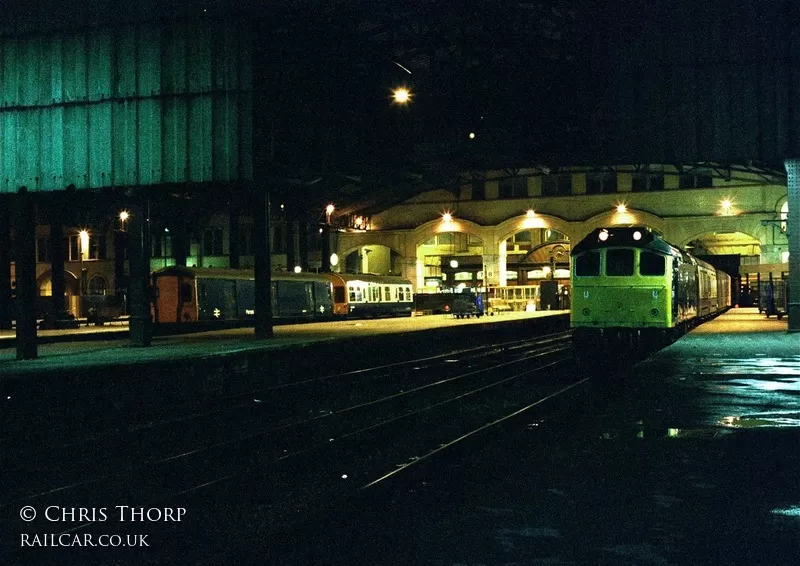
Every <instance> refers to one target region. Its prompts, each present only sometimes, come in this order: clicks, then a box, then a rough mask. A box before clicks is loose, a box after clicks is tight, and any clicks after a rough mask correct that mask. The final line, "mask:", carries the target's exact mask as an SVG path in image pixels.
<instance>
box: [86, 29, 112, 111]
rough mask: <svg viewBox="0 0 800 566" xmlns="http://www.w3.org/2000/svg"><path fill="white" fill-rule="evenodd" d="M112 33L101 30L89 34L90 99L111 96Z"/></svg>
mask: <svg viewBox="0 0 800 566" xmlns="http://www.w3.org/2000/svg"><path fill="white" fill-rule="evenodd" d="M112 53H113V51H112V49H111V34H110V33H109V32H107V31H99V32H95V33H92V34H90V35H89V66H88V77H87V80H88V82H89V100H108V99H109V98H111V94H112V92H113V91H112V89H111V64H112V62H111V57H112Z"/></svg>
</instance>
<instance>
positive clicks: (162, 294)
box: [153, 275, 181, 323]
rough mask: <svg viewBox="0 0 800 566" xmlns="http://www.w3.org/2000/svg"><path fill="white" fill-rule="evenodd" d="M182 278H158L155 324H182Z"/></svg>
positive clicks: (167, 276)
mask: <svg viewBox="0 0 800 566" xmlns="http://www.w3.org/2000/svg"><path fill="white" fill-rule="evenodd" d="M179 282H180V278H179V277H177V276H174V275H165V276H161V277H156V280H155V290H154V291H155V300H154V301H153V308H154V313H153V318H154V320H155V322H161V323H167V322H180V320H181V319H180V315H179V313H180V306H181V303H180V292H179Z"/></svg>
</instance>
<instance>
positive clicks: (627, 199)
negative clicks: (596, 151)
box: [335, 163, 788, 296]
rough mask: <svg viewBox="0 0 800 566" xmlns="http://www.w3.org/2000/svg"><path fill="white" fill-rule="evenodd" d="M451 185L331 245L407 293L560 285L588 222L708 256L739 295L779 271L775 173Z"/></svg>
mask: <svg viewBox="0 0 800 566" xmlns="http://www.w3.org/2000/svg"><path fill="white" fill-rule="evenodd" d="M462 181H463V182H462V183H461V184H460V185H459V186H458V187H457V188H456V189H455V190H444V189H442V190H433V191H428V192H425V193H423V194H420V195H418V196H416V197H414V198H412V199H409V200H407V201H405V202H403V203H400V204H398V205H396V206H393V207H391V208H389V209H387V210H385V211H382V212H380V213H379V214H376V215H374V216H372V217H371V218H369V220H368V222H366V221H362V224H365V225H366V226H367V227H368V229H361V230H354V229H349V230H345V231H340V232H338V233H337V234H336V238H337V240H336V242H335V244H336V245H335V248H336V250H337V252H338V253H339V254H340V256H342V257H344V258H345V263H346V264H348V265H353V264H354V263H356V264H357V266H358V268H359V269H360V270H362V271H365V272H370V271H373V272H381V273H387V272H391V273H397V274H401V275H403V276H405V277H407V278H409V279H411V280H412V281H413V282H414V284H415V288H416V290H417V292H435V291H437V290H438V291H440V290H453V289H458V288H464V287H471V288H479V289H484V290H489V289H492V288H497V289H503V288H507V287H515V286H533V287H537V286H538V285H539V282H541V281H542V280H552V279H555V280H557V281H558V283H559V286H562V285H566V284H568V280H569V252H570V250H571V245H572V243H575V242H578V241H580V240H581V239H582V238H583V237H584V236H585V235H586V234H588V233H589V232H590V231H592V230H593V229H595V228H597V227H602V226H608V225H615V224H616V225H620V224H637V225H644V226H647V227H649V228H651V229H653V230H655V231H657V232H659V233H661V234H662V235H663V236H664V238H665V239H666V240H667V241H669V242H671V243H673V244H675V245H678V246H680V247H682V248H685V249H687V250H688V251H690V252H691V253H693V254H694V255H698V256H702V257H707V258H709V259H710V260H711V261H712V262H715V261H714V260H715V259H716V260H718V261H716V262H715V263H718V264H720V266H721V267H723V268H725V269H726V270H727V271H729V272H731V275H733V276H734V277H736V276H739V277H740V278H741V281H742V285H743V287H744V288H745V289H744V290H745V292H746V293H747V292H749V289H748V287H751V286H753V287H754V282H756V281H758V280H759V279H760V278H761V277H762V276H763V277H768V276H769V274H772V275H773V276H774V277H779V278H786V277H787V276H788V242H787V238H786V218H787V215H788V200H787V188H786V181H785V177H784V176H783V175H781V174H779V173H776V172H770V171H765V170H759V169H756V168H752V167H722V166H718V165H715V164H709V163H706V164H692V165H677V166H676V165H645V166H642V165H639V166H633V165H620V166H608V167H600V168H598V167H581V166H575V167H565V168H560V169H555V168H553V169H551V168H546V167H535V168H531V169H518V170H498V171H486V172H482V173H480V174H476V173H470V174H469V175H468V176H464V177H463V179H462ZM351 224H352V223H351ZM714 256H716V258H715V257H714ZM353 257H355V258H357V261H356V262H354V261H352V259H351V258H353ZM517 296H519V293H518V294H517Z"/></svg>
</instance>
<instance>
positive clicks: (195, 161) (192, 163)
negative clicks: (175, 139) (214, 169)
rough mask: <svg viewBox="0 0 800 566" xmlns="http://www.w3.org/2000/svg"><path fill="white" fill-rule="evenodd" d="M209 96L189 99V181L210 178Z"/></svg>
mask: <svg viewBox="0 0 800 566" xmlns="http://www.w3.org/2000/svg"><path fill="white" fill-rule="evenodd" d="M211 135H212V131H211V97H210V96H202V97H199V96H198V97H195V98H191V99H189V171H188V175H187V177H188V179H187V180H189V181H192V182H196V183H202V182H204V181H210V180H211Z"/></svg>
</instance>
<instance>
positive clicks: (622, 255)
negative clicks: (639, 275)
mask: <svg viewBox="0 0 800 566" xmlns="http://www.w3.org/2000/svg"><path fill="white" fill-rule="evenodd" d="M606 275H608V276H609V277H625V276H629V275H633V250H626V249H614V250H606Z"/></svg>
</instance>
